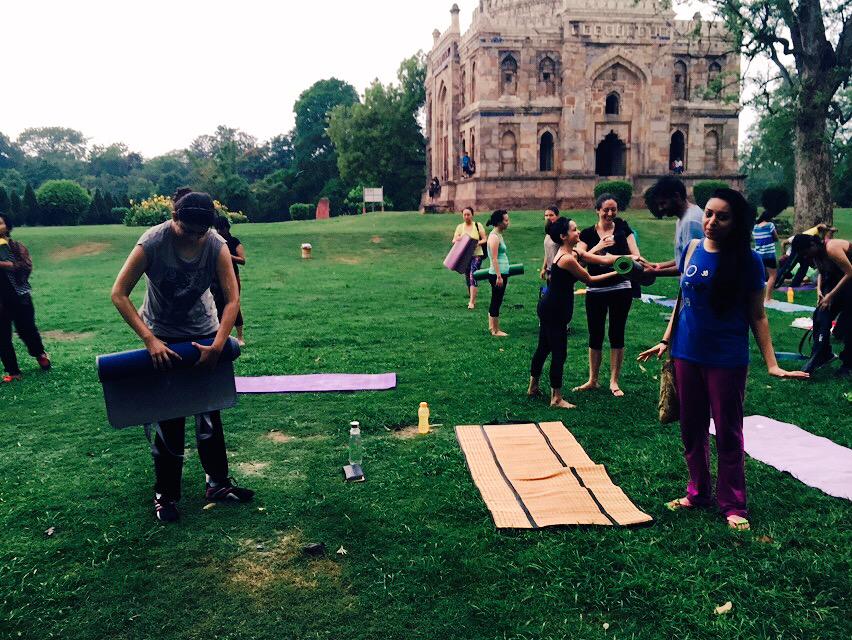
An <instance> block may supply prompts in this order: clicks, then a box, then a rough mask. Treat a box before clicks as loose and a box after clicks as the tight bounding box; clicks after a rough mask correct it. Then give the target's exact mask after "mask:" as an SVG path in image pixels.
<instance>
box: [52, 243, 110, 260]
mask: <svg viewBox="0 0 852 640" xmlns="http://www.w3.org/2000/svg"><path fill="white" fill-rule="evenodd" d="M107 249H109V243H107V242H84V243H83V244H78V245H76V246H73V247H60V248H58V249H54V250H53V251H51V252H50V259H51V260H53V261H54V262H61V261H63V260H73V259H74V258H85V257H89V256H96V255H98V254H100V253H103V252H104V251H106V250H107Z"/></svg>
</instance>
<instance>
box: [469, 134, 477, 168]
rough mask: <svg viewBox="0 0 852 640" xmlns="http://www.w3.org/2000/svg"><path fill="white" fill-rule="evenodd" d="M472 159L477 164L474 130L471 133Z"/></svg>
mask: <svg viewBox="0 0 852 640" xmlns="http://www.w3.org/2000/svg"><path fill="white" fill-rule="evenodd" d="M470 159H471V160H473V162H474V163H475V162H476V133H475V132H474V131H473V129H471V131H470Z"/></svg>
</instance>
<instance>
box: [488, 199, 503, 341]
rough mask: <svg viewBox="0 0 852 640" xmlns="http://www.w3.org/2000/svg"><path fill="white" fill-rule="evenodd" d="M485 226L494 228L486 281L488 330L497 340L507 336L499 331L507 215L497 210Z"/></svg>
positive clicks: (489, 247)
mask: <svg viewBox="0 0 852 640" xmlns="http://www.w3.org/2000/svg"><path fill="white" fill-rule="evenodd" d="M486 226H489V227H494V230H493V231H492V232H491V233H490V234H489V236H488V244H487V245H486V246H487V249H488V259H489V261H490V265H489V267H488V281H489V282H490V283H491V304H490V305H489V307H488V330H489V331H490V332H491V335H492V336H494V337H497V338H504V337H506V336H508V335H509V334H508V333H505V332H503V331H501V330H500V307H501V306H503V296H505V295H506V287H507V286H508V284H509V254H508V253H507V252H506V241H505V240H504V239H503V232H505V231H506V229H508V228H509V213H508V211H506V210H505V209H498V210H497V211H495V212H493V213H492V214H491V217H490V218H489V219H488V223H487V225H486Z"/></svg>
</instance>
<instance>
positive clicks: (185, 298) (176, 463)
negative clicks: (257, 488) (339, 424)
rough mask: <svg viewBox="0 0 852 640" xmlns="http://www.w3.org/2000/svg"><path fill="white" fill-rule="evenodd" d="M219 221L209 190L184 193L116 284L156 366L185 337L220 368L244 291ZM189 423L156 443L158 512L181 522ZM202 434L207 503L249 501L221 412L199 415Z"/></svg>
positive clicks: (118, 301) (117, 301)
mask: <svg viewBox="0 0 852 640" xmlns="http://www.w3.org/2000/svg"><path fill="white" fill-rule="evenodd" d="M215 219H216V209H215V208H214V206H213V200H212V198H211V197H210V196H209V195H207V194H206V193H188V194H185V195H184V196H183V197H181V198H180V199H179V200H178V201H177V202H176V203H175V208H174V212H173V214H172V219H171V220H169V221H167V222H164V223H162V224H159V225H157V226H155V227H152V228H150V229H148V230H147V231H146V232H145V233H143V234H142V236H141V237H140V238H139V241H138V243H137V244H136V247H134V249H133V251H131V252H130V256H129V257H128V258H127V261H126V262H125V263H124V266H123V267H122V268H121V271H120V272H119V274H118V277H117V278H116V280H115V284H114V285H113V288H112V302H113V304H114V305H115V307H116V309H118V312H119V313H120V314H121V316H122V317H123V318H124V320H125V322H127V324H128V325H130V327H131V328H132V329H133V330H134V331H135V332H136V334H137V335H138V336H139V337H140V338H141V339H142V341H143V342H144V343H145V348H146V349H147V350H148V353H149V354H150V355H151V359H152V360H153V363H154V367H155V368H156V369H157V370H160V371H166V370H168V369H171V368H172V367H173V366H174V363H175V362H176V361H178V360H180V356H179V355H178V354H177V353H175V352H174V351H172V350H171V349H170V348H169V346H168V345H169V343H180V342H192V343H193V346H195V348H197V349H198V350H199V352H200V354H201V357H200V359H199V361H198V364H197V365H196V366H199V367H206V368H213V367H215V366H216V363H217V362H218V360H219V355H220V354H221V353H222V349H223V348H224V346H225V342H226V340H227V339H228V335H229V334H230V333H231V329H232V328H233V326H234V320H235V319H236V317H237V312H238V311H239V308H240V294H239V290H238V288H237V280H236V276H235V275H234V268H233V266H232V260H231V254H230V252H229V251H228V247H227V245H226V244H225V241H224V240H223V239H222V237H221V236H219V235H218V234H216V233H213V232H212V231H211V230H210V227H212V226H213V222H214V220H215ZM143 274H144V275H145V276H146V277H147V280H148V288H147V291H146V292H145V299H144V301H143V302H142V309H141V311H137V310H136V307H135V306H134V305H133V302H132V301H131V300H130V294H131V293H132V292H133V289H134V287H135V286H136V284H137V283H138V282H139V279H140V278H141V277H142V275H143ZM214 278H218V280H219V284H220V286H221V287H222V292H223V295H224V297H225V308H224V309H223V313H222V321H221V323H220V322H219V320H218V319H217V316H216V305H215V303H214V302H213V296H212V294H211V293H210V285H211V284H212V283H213V280H214ZM206 338H213V344H212V345H211V346H209V347H207V346H202V345H200V344H198V342H197V341H198V340H203V339H206ZM208 418H209V419H208ZM185 421H186V418H176V419H174V420H166V421H164V422H161V423H160V424H159V425H157V430H156V436H155V437H154V440H153V442H152V444H151V453H152V455H153V458H154V474H155V476H156V484H155V485H154V513H155V515H156V517H157V519H158V520H160V521H162V522H175V521H176V520H177V519H178V517H179V513H178V509H177V501H178V500H180V497H181V476H182V475H183V460H184V427H185ZM196 439H197V442H198V457H199V459H200V460H201V466H202V467H203V468H204V471H205V472H206V474H207V484H206V488H207V489H206V494H205V495H206V498H207V500H214V501H233V502H248V501H250V500H251V499H252V497H253V496H254V492H253V491H251V490H250V489H245V488H242V487H237V486H235V485H234V482H233V479H232V478H230V477H229V475H228V454H227V452H226V450H225V435H224V432H223V430H222V417H221V415H220V413H219V412H218V411H213V412H210V413H209V414H205V416H199V417H198V418H197V419H196Z"/></svg>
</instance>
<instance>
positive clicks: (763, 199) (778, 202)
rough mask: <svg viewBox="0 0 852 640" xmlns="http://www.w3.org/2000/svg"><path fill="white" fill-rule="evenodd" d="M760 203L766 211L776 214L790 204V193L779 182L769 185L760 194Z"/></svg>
mask: <svg viewBox="0 0 852 640" xmlns="http://www.w3.org/2000/svg"><path fill="white" fill-rule="evenodd" d="M760 204H762V205H763V208H764V210H765V211H766V212H767V213H769V214H771V215H773V216H777V215H778V214H779V213H781V212H782V211H784V209H786V208H787V207H789V206H790V193H789V192H788V191H787V188H786V187H784V186H782V185H780V184H774V185H771V186H769V187H766V189H764V190H763V193H762V194H761V195H760Z"/></svg>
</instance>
